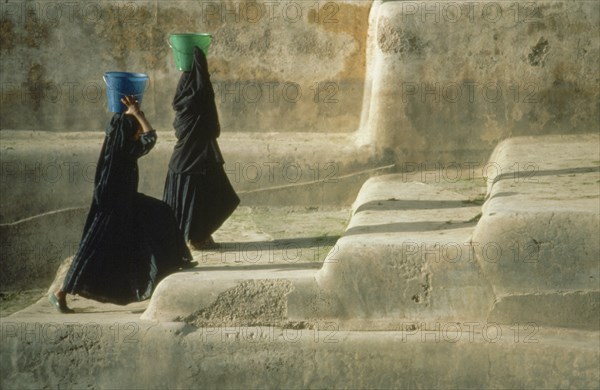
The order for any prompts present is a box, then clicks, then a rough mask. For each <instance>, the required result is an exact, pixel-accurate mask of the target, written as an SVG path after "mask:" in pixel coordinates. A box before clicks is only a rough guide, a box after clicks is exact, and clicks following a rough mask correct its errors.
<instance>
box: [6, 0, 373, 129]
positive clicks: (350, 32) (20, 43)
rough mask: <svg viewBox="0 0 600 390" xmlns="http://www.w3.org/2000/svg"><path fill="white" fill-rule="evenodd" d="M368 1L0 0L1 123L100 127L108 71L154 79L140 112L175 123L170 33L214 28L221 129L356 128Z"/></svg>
mask: <svg viewBox="0 0 600 390" xmlns="http://www.w3.org/2000/svg"><path fill="white" fill-rule="evenodd" d="M370 6H371V0H358V1H357V0H352V1H349V0H343V1H335V2H327V1H310V2H309V1H279V0H276V1H263V0H260V1H246V0H242V1H229V0H227V1H221V0H206V1H191V0H175V1H164V0H154V1H126V0H122V1H121V0H118V1H107V0H96V1H57V2H47V1H29V0H27V1H26V0H9V1H6V2H2V4H1V7H2V8H1V14H0V31H1V38H0V53H1V55H2V60H1V67H2V68H1V76H0V82H1V85H2V91H1V92H2V95H1V99H2V100H1V102H2V113H1V123H0V127H1V128H2V129H27V130H51V131H85V130H98V129H103V128H104V126H105V123H106V121H107V118H108V114H106V91H105V86H104V82H103V81H102V75H103V73H104V72H105V71H109V70H119V71H139V72H146V73H148V74H149V76H150V80H151V83H150V86H149V88H148V90H147V92H146V95H145V99H144V102H143V108H144V110H145V111H146V112H147V114H148V115H149V117H150V118H152V119H153V124H154V125H155V126H156V127H157V128H158V129H163V130H170V129H171V128H172V127H171V123H172V119H173V113H172V109H171V106H170V103H171V100H172V97H173V93H174V89H175V86H176V83H177V80H178V77H179V75H180V72H179V71H177V70H176V69H175V66H174V61H173V58H172V54H171V49H170V48H169V46H168V45H167V37H168V35H169V34H170V33H174V32H208V33H211V34H212V35H213V36H214V40H213V44H212V46H211V48H210V53H209V66H210V71H211V74H212V79H213V83H214V86H215V89H216V95H217V105H218V108H219V112H220V115H221V122H222V123H221V124H222V128H223V131H258V132H264V131H281V132H289V131H303V132H305V131H313V132H351V131H354V130H356V128H357V127H358V122H359V117H360V108H361V105H362V88H363V78H364V68H365V44H366V30H367V22H368V13H369V9H370Z"/></svg>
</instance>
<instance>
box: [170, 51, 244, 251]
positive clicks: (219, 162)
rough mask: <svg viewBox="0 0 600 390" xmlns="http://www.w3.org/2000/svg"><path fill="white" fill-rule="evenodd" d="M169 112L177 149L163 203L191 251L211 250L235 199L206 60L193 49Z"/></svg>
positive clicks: (236, 200) (232, 209)
mask: <svg viewBox="0 0 600 390" xmlns="http://www.w3.org/2000/svg"><path fill="white" fill-rule="evenodd" d="M173 109H174V110H175V112H176V116H175V121H174V123H173V126H174V127H175V136H176V137H177V143H176V144H175V148H174V150H173V155H172V156H171V161H170V162H169V172H168V174H167V179H166V182H165V192H164V195H163V200H164V201H165V202H166V203H168V204H169V205H170V206H171V208H172V209H173V211H174V213H175V218H176V219H177V221H178V222H179V227H180V228H181V231H182V232H183V234H184V236H185V239H186V240H187V242H188V244H189V246H190V247H191V248H193V249H207V248H212V247H215V246H216V244H215V243H214V241H213V239H212V237H211V234H212V233H214V232H215V231H216V230H217V229H218V228H219V227H220V226H221V225H222V224H223V222H225V220H226V219H227V218H229V216H230V215H231V214H232V213H233V211H234V210H235V209H236V207H237V206H238V204H239V203H240V199H239V198H238V196H237V195H236V193H235V191H234V189H233V188H232V187H231V183H230V182H229V179H228V178H227V174H226V173H225V170H224V168H223V164H224V160H223V156H222V155H221V150H220V149H219V145H218V144H217V137H218V136H219V135H220V132H221V127H220V125H219V117H218V114H217V108H216V105H215V93H214V91H213V87H212V83H211V82H210V76H209V74H208V64H207V61H206V56H205V55H204V53H203V52H202V50H200V49H199V48H197V47H195V48H194V62H193V64H192V69H191V71H189V72H183V74H182V75H181V78H180V79H179V83H178V85H177V90H176V92H175V97H174V99H173Z"/></svg>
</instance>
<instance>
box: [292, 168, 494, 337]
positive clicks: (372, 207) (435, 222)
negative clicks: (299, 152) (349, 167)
mask: <svg viewBox="0 0 600 390" xmlns="http://www.w3.org/2000/svg"><path fill="white" fill-rule="evenodd" d="M353 209H354V212H353V216H352V219H351V221H350V224H349V226H348V229H347V230H346V232H345V233H344V235H343V237H342V238H341V239H340V240H338V242H337V245H336V247H335V248H334V249H335V251H332V252H331V253H330V254H329V256H328V257H327V258H326V259H325V262H324V264H323V268H322V269H321V270H319V272H318V273H317V275H316V282H317V285H318V287H319V289H321V290H323V291H324V292H327V293H328V294H330V295H332V296H335V297H336V298H337V300H338V302H339V305H340V309H339V310H338V312H337V314H336V317H338V318H340V319H341V320H344V321H346V322H348V323H354V324H357V325H355V326H352V325H351V327H352V328H356V327H359V328H360V327H363V326H368V327H369V328H370V327H376V328H378V327H384V328H389V327H393V326H394V323H398V322H399V321H458V320H462V321H482V320H484V319H485V318H486V317H487V313H488V311H489V309H490V307H491V305H492V303H493V294H492V290H491V288H490V285H489V283H488V282H487V280H486V279H485V278H484V277H483V276H482V274H481V272H480V271H481V270H480V268H479V266H478V265H477V263H476V262H475V261H474V257H473V250H472V246H471V244H470V238H471V234H472V231H473V228H474V227H475V224H476V222H475V220H476V219H477V215H478V213H479V212H480V206H479V205H477V204H474V203H473V202H470V201H469V200H468V199H465V197H464V196H461V195H459V194H457V193H454V192H452V191H448V190H444V189H440V188H438V187H435V186H432V185H428V184H424V183H420V182H407V181H406V180H403V176H402V175H401V174H396V175H384V176H379V177H375V178H372V179H370V180H368V181H367V182H366V183H365V184H364V185H363V187H362V189H361V191H360V193H359V195H358V197H357V200H356V201H355V203H354V206H353ZM294 294H295V292H292V293H291V294H290V307H294V305H293V304H292V302H293V303H294V304H299V305H300V304H301V299H295V296H294ZM358 324H362V325H358Z"/></svg>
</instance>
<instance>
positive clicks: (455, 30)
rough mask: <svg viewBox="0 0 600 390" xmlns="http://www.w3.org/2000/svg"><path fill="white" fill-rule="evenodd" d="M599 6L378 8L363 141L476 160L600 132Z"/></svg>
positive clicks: (421, 156) (428, 156)
mask: <svg viewBox="0 0 600 390" xmlns="http://www.w3.org/2000/svg"><path fill="white" fill-rule="evenodd" d="M599 7H600V3H598V2H597V1H587V0H583V1H535V2H527V3H525V2H511V1H500V2H493V1H483V2H477V1H476V2H443V1H442V2H433V1H431V2H411V1H384V2H376V3H375V4H374V5H373V7H372V13H371V17H370V23H371V24H375V25H371V26H370V27H369V37H368V40H369V51H368V53H370V54H369V55H368V62H367V66H368V68H367V71H366V84H367V86H366V87H365V93H366V94H368V95H370V99H369V102H368V107H365V108H363V117H362V120H361V123H362V128H361V130H360V132H359V134H360V138H359V139H360V140H361V142H363V143H367V144H376V145H377V146H378V148H379V149H380V150H381V151H385V150H387V151H388V152H393V153H395V156H396V159H397V161H414V162H422V161H445V162H453V161H457V162H468V161H485V159H487V157H488V155H489V152H490V151H491V150H492V149H493V147H494V146H495V145H496V144H497V143H498V141H500V140H502V139H504V138H508V137H510V136H516V135H538V134H565V133H583V132H590V131H598V123H599V120H600V115H599V112H600V92H599V88H598V74H599V66H598V64H599V63H600V57H599V41H600V30H599V29H600V20H599V17H600V11H599Z"/></svg>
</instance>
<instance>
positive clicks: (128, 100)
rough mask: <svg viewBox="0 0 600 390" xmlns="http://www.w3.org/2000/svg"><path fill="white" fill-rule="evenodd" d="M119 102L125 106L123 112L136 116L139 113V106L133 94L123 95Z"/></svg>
mask: <svg viewBox="0 0 600 390" xmlns="http://www.w3.org/2000/svg"><path fill="white" fill-rule="evenodd" d="M121 103H123V104H124V105H125V106H126V107H127V111H125V114H127V115H133V116H136V117H137V116H139V115H140V114H141V110H140V106H139V105H138V101H137V99H136V98H135V97H134V96H125V97H124V98H122V99H121Z"/></svg>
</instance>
